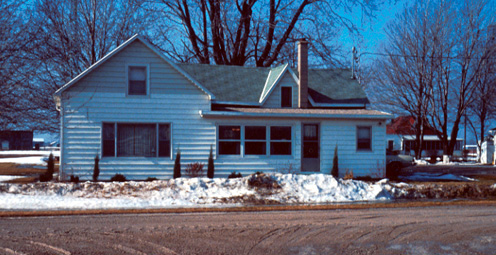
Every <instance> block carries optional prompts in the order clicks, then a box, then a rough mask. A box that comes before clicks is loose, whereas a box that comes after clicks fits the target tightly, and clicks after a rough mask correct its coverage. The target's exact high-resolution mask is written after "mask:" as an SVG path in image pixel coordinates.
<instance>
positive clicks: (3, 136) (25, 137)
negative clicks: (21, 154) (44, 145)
mask: <svg viewBox="0 0 496 255" xmlns="http://www.w3.org/2000/svg"><path fill="white" fill-rule="evenodd" d="M0 149H1V150H32V149H33V131H10V130H8V131H7V130H5V131H0Z"/></svg>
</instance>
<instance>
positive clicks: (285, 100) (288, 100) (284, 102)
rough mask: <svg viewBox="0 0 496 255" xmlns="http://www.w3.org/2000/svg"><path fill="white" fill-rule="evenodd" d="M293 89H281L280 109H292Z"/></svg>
mask: <svg viewBox="0 0 496 255" xmlns="http://www.w3.org/2000/svg"><path fill="white" fill-rule="evenodd" d="M292 99H293V88H291V87H281V107H289V108H291V107H293V100H292Z"/></svg>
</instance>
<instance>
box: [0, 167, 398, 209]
mask: <svg viewBox="0 0 496 255" xmlns="http://www.w3.org/2000/svg"><path fill="white" fill-rule="evenodd" d="M272 177H273V178H274V179H276V180H277V182H278V183H279V184H280V185H281V188H280V189H257V188H253V187H250V186H249V185H248V178H249V177H245V178H239V179H220V178H217V179H208V178H178V179H173V180H164V181H153V182H133V181H130V182H120V183H117V182H114V183H112V182H99V183H93V182H84V183H78V184H75V183H51V182H49V183H31V184H8V183H0V208H1V209H14V210H18V209H33V210H39V209H45V210H46V209H109V208H172V207H193V206H219V205H222V206H226V205H239V204H240V203H253V202H257V201H259V202H260V201H263V202H264V203H266V202H268V203H285V204H290V203H326V202H347V201H371V200H387V199H391V196H390V195H389V193H388V191H387V189H389V186H388V184H386V183H385V181H384V180H383V181H380V182H377V183H374V184H368V183H365V182H362V181H354V180H336V179H334V178H333V177H332V176H330V175H324V174H313V175H294V174H274V175H272Z"/></svg>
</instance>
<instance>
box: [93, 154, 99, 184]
mask: <svg viewBox="0 0 496 255" xmlns="http://www.w3.org/2000/svg"><path fill="white" fill-rule="evenodd" d="M99 162H100V159H99V158H98V155H96V156H95V165H94V167H93V181H94V182H96V181H98V176H99V175H100V166H99Z"/></svg>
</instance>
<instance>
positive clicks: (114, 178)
mask: <svg viewBox="0 0 496 255" xmlns="http://www.w3.org/2000/svg"><path fill="white" fill-rule="evenodd" d="M110 181H113V182H125V181H127V179H126V176H124V175H122V174H115V175H114V176H112V178H110Z"/></svg>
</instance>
